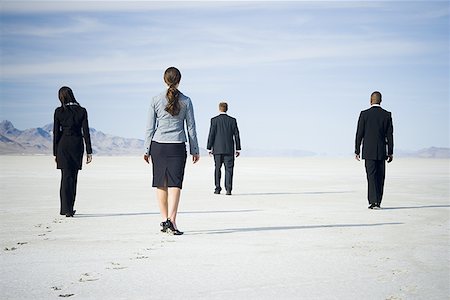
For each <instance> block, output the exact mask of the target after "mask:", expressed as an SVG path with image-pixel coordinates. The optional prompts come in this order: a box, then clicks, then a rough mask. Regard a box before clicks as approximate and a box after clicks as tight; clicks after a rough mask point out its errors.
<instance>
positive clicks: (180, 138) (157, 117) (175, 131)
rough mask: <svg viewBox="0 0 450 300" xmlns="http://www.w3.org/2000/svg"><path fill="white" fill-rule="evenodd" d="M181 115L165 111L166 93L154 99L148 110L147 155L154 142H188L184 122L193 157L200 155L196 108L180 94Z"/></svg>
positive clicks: (145, 144)
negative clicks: (195, 116)
mask: <svg viewBox="0 0 450 300" xmlns="http://www.w3.org/2000/svg"><path fill="white" fill-rule="evenodd" d="M179 99H180V100H179V101H180V106H181V110H180V113H179V114H178V115H176V116H172V115H171V114H169V113H168V112H167V111H165V108H166V105H167V98H166V91H164V92H163V93H161V94H159V95H157V96H155V97H153V98H152V101H151V103H150V108H149V110H148V119H147V126H146V130H145V143H144V146H145V154H147V155H150V145H151V142H152V141H155V142H160V143H185V142H187V139H186V133H185V130H184V121H186V128H187V132H188V136H189V146H190V147H189V148H190V153H191V155H195V154H199V148H198V142H197V132H196V129H195V119H194V108H193V106H192V102H191V99H190V98H189V97H187V96H185V95H183V94H182V93H181V92H180V98H179Z"/></svg>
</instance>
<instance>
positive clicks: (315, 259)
mask: <svg viewBox="0 0 450 300" xmlns="http://www.w3.org/2000/svg"><path fill="white" fill-rule="evenodd" d="M0 166H1V173H0V176H1V180H0V192H1V194H0V195H1V200H0V204H1V205H0V222H1V235H0V243H1V249H0V250H1V251H0V263H1V273H0V276H1V277H0V279H1V282H0V289H1V298H2V299H55V298H59V297H62V296H66V297H67V296H70V299H390V300H394V299H448V298H449V295H450V283H449V278H450V271H449V266H450V261H449V260H450V259H449V256H450V251H449V250H450V238H449V228H450V226H449V225H450V224H449V219H450V218H449V217H450V200H449V198H450V197H449V182H450V178H449V167H450V162H449V160H427V159H401V158H400V159H396V160H394V162H393V163H392V164H390V165H388V168H387V178H386V187H385V198H384V202H383V206H384V209H383V210H380V211H372V210H368V209H367V200H366V181H365V171H364V164H363V163H362V162H360V163H358V162H356V161H355V160H354V159H353V158H352V157H349V158H339V159H337V158H295V159H290V158H245V157H242V158H239V159H238V160H237V162H236V168H235V188H234V190H233V192H234V194H233V195H232V196H225V195H214V194H213V190H214V185H213V161H212V159H211V158H209V157H202V159H201V160H200V162H199V163H198V164H197V165H192V164H188V166H187V168H186V178H185V183H184V189H183V192H182V200H181V204H180V212H179V216H178V225H179V227H180V229H181V230H184V231H185V234H184V235H183V236H169V235H167V234H163V233H161V232H159V222H160V221H161V218H160V215H159V210H158V206H157V202H156V200H155V196H154V190H153V189H152V188H151V168H150V167H149V166H148V165H146V164H145V163H144V162H143V160H142V158H141V157H94V161H93V163H92V164H91V165H88V166H85V167H84V168H83V170H82V171H81V172H80V175H79V186H78V195H77V202H76V209H77V215H76V216H75V218H65V217H61V216H59V215H58V212H59V196H58V189H59V180H60V173H59V171H58V170H56V169H55V165H54V162H53V158H52V157H46V156H23V157H8V156H2V157H0Z"/></svg>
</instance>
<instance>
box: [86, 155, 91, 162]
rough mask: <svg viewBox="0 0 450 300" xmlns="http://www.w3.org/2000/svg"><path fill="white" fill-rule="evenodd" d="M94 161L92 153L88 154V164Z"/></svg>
mask: <svg viewBox="0 0 450 300" xmlns="http://www.w3.org/2000/svg"><path fill="white" fill-rule="evenodd" d="M91 161H92V154H88V155H86V164H90V163H91Z"/></svg>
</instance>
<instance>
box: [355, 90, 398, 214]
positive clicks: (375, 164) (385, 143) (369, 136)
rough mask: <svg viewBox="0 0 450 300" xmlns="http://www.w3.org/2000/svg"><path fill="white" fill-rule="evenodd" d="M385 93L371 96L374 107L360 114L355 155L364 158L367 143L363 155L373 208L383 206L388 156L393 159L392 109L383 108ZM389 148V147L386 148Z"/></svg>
mask: <svg viewBox="0 0 450 300" xmlns="http://www.w3.org/2000/svg"><path fill="white" fill-rule="evenodd" d="M380 103H381V93H380V92H377V91H375V92H373V93H372V95H371V96H370V104H371V108H369V109H367V110H364V111H362V112H361V114H360V115H359V120H358V129H357V131H356V139H355V155H356V156H355V158H356V159H357V160H358V161H359V160H360V147H361V142H362V144H363V149H362V158H363V159H364V160H365V166H366V174H367V183H368V192H367V197H368V200H369V204H370V206H369V209H380V205H381V201H382V199H383V189H384V178H385V160H387V162H388V163H390V162H391V161H392V159H393V151H394V137H393V126H392V116H391V113H390V112H388V111H386V110H384V109H382V108H381V106H380ZM386 148H387V149H386Z"/></svg>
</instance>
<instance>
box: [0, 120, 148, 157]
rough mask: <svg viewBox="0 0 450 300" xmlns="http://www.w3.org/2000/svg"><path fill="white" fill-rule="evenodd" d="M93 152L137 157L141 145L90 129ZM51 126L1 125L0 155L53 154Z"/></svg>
mask: <svg viewBox="0 0 450 300" xmlns="http://www.w3.org/2000/svg"><path fill="white" fill-rule="evenodd" d="M89 130H90V134H91V141H92V152H93V153H94V154H97V155H139V154H142V153H143V151H144V141H143V140H140V139H131V138H123V137H118V136H113V135H110V134H105V133H103V132H101V131H98V130H96V129H95V128H89ZM52 149H53V124H47V125H45V126H43V127H38V128H30V129H26V130H19V129H17V128H15V127H14V125H13V124H12V123H11V122H10V121H7V120H5V121H2V122H1V123H0V155H7V154H17V155H20V154H47V155H51V154H53V150H52Z"/></svg>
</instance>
